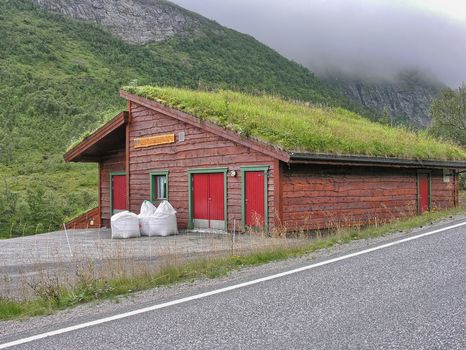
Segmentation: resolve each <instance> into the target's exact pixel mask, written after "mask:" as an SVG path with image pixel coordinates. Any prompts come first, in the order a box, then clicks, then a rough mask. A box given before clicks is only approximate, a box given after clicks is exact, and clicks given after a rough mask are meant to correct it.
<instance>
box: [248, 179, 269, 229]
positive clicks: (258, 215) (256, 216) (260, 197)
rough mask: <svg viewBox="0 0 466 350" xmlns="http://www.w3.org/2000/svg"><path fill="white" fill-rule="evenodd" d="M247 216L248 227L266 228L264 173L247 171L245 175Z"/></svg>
mask: <svg viewBox="0 0 466 350" xmlns="http://www.w3.org/2000/svg"><path fill="white" fill-rule="evenodd" d="M245 174H246V175H245V176H246V178H245V182H246V184H245V186H246V188H245V195H246V198H245V199H244V201H245V215H246V225H247V226H250V227H262V226H264V219H265V193H264V192H265V189H264V172H263V171H247V172H246V173H245Z"/></svg>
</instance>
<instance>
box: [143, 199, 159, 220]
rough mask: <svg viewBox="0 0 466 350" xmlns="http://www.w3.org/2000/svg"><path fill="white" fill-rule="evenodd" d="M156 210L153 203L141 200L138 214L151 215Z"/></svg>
mask: <svg viewBox="0 0 466 350" xmlns="http://www.w3.org/2000/svg"><path fill="white" fill-rule="evenodd" d="M156 210H157V208H156V207H155V205H153V204H152V203H151V202H149V201H144V202H142V205H141V211H140V212H139V216H151V215H154V213H155V211H156Z"/></svg>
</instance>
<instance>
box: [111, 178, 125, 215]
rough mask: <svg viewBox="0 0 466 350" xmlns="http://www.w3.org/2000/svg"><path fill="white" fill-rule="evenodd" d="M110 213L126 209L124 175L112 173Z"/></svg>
mask: <svg viewBox="0 0 466 350" xmlns="http://www.w3.org/2000/svg"><path fill="white" fill-rule="evenodd" d="M111 210H112V215H113V214H116V213H118V212H120V211H123V210H127V207H126V175H112V208H111Z"/></svg>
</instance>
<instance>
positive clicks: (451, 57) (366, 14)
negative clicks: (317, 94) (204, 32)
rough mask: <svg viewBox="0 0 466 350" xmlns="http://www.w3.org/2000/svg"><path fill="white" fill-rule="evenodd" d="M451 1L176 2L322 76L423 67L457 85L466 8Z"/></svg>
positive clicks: (389, 73) (464, 61)
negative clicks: (327, 72) (333, 72)
mask: <svg viewBox="0 0 466 350" xmlns="http://www.w3.org/2000/svg"><path fill="white" fill-rule="evenodd" d="M450 1H452V2H451V4H450V5H451V6H446V5H448V3H449V1H447V0H445V1H443V2H437V3H436V1H435V0H427V1H420V0H410V1H401V0H392V1H388V0H386V1H383V0H373V1H368V0H366V1H363V0H359V1H356V0H346V1H345V0H332V1H330V0H329V1H325V0H307V1H306V0H288V1H279V0H249V1H247V0H175V1H174V2H175V3H177V4H179V5H181V6H183V7H185V8H188V9H190V10H193V11H195V12H198V13H200V14H202V15H204V16H206V17H208V18H211V19H214V20H216V21H217V22H219V23H220V24H222V25H225V26H227V27H230V28H233V29H236V30H238V31H240V32H243V33H247V34H251V35H253V36H254V37H255V38H257V39H258V40H260V41H262V42H263V43H265V44H267V45H269V46H271V47H272V48H274V49H275V50H277V51H279V52H280V53H281V54H283V55H285V56H287V57H289V58H291V59H293V60H295V61H297V62H299V63H301V64H303V65H305V66H307V67H309V68H310V69H311V70H313V71H314V72H316V73H318V74H323V73H324V72H326V71H327V70H328V69H330V70H337V71H342V72H344V73H346V74H351V75H359V76H360V75H362V76H364V77H376V78H390V77H393V76H395V75H396V74H397V73H398V72H399V71H401V70H406V69H419V70H422V71H425V72H426V73H428V74H430V75H432V76H435V77H437V78H438V79H440V80H441V81H443V82H445V83H446V84H448V85H450V86H452V87H457V86H459V85H460V84H461V83H462V82H466V6H463V5H462V4H461V2H460V1H458V0H450ZM426 4H428V5H426ZM454 5H455V6H454ZM463 10H464V13H463V12H462V11H463Z"/></svg>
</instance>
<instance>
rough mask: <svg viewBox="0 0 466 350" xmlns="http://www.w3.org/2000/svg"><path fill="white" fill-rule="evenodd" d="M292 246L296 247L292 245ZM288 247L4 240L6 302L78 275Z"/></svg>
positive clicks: (85, 234)
mask: <svg viewBox="0 0 466 350" xmlns="http://www.w3.org/2000/svg"><path fill="white" fill-rule="evenodd" d="M288 243H289V244H294V243H296V242H295V241H294V240H288ZM274 245H283V240H280V239H270V238H264V237H260V236H250V235H236V236H235V238H234V244H233V236H232V235H231V234H223V233H222V234H219V233H216V232H184V233H182V234H180V235H176V236H170V237H141V238H135V239H129V240H114V239H111V232H110V230H109V229H100V230H95V229H94V230H70V231H68V238H67V236H66V234H65V232H64V231H57V232H51V233H46V234H41V235H35V236H27V237H20V238H13V239H7V240H0V281H2V283H0V297H2V296H4V297H11V298H16V299H24V298H27V297H30V296H31V295H32V293H33V290H32V288H31V287H30V286H34V285H36V284H37V283H38V281H43V280H47V281H53V280H55V279H58V280H59V281H60V283H65V284H66V283H69V284H72V283H73V282H74V281H75V280H76V278H78V277H77V275H78V274H80V273H81V274H82V273H88V272H89V270H91V269H92V271H93V272H95V273H98V274H102V275H106V274H108V273H109V272H113V271H117V272H121V271H125V272H127V273H129V274H131V273H133V272H134V271H140V270H141V269H147V268H149V267H150V268H155V269H156V268H158V267H159V266H161V265H163V264H164V263H166V262H173V261H174V260H175V261H179V260H183V259H191V258H196V257H198V256H201V255H205V254H210V255H221V254H226V253H230V252H231V250H232V249H235V250H255V249H259V248H264V247H267V246H274Z"/></svg>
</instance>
